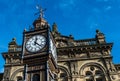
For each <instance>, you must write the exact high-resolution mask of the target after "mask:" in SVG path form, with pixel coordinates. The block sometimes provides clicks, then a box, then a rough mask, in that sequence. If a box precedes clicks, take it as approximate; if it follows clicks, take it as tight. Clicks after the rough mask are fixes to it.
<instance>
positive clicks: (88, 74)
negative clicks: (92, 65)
mask: <svg viewBox="0 0 120 81" xmlns="http://www.w3.org/2000/svg"><path fill="white" fill-rule="evenodd" d="M92 75H93V73H92V72H90V71H87V72H86V81H94V80H93V76H92Z"/></svg>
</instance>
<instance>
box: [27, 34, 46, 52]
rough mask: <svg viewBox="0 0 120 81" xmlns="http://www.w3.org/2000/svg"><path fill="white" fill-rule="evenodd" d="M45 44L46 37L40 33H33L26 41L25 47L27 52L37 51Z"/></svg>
mask: <svg viewBox="0 0 120 81" xmlns="http://www.w3.org/2000/svg"><path fill="white" fill-rule="evenodd" d="M45 44H46V38H45V37H44V36H42V35H35V36H33V37H31V38H30V39H28V41H27V42H26V46H25V47H26V49H27V50H28V51H29V52H38V51H39V50H41V49H42V48H43V47H44V46H45Z"/></svg>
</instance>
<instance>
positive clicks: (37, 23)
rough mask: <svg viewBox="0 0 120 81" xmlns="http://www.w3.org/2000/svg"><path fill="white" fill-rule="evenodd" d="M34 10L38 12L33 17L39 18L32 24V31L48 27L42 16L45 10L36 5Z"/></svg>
mask: <svg viewBox="0 0 120 81" xmlns="http://www.w3.org/2000/svg"><path fill="white" fill-rule="evenodd" d="M36 8H37V9H38V10H39V11H38V12H37V13H35V15H37V14H39V17H38V19H36V20H35V21H34V22H33V26H34V29H35V30H37V29H43V28H46V27H49V25H48V22H47V21H46V20H45V19H44V18H43V15H44V11H45V10H46V9H43V8H42V7H41V6H39V5H37V6H36Z"/></svg>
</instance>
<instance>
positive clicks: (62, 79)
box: [60, 73, 68, 81]
mask: <svg viewBox="0 0 120 81" xmlns="http://www.w3.org/2000/svg"><path fill="white" fill-rule="evenodd" d="M60 78H61V81H68V78H67V74H66V73H61V74H60Z"/></svg>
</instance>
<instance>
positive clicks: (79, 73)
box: [2, 21, 120, 81]
mask: <svg viewBox="0 0 120 81" xmlns="http://www.w3.org/2000/svg"><path fill="white" fill-rule="evenodd" d="M39 22H41V21H39ZM34 32H35V31H34ZM51 33H52V36H53V38H54V40H55V45H56V48H57V66H58V70H57V71H56V72H57V76H54V80H53V81H120V65H119V64H118V65H115V64H114V63H113V62H112V56H111V50H112V46H113V43H107V42H106V40H105V36H104V34H103V33H102V32H100V31H99V30H96V35H95V37H94V38H91V39H83V40H75V39H74V37H73V36H72V35H70V36H64V35H62V34H60V33H59V32H58V30H57V25H56V24H55V23H54V24H53V26H52V31H51ZM22 51H23V50H22V46H21V45H18V44H17V43H16V39H15V38H13V39H12V41H11V42H10V43H9V48H8V52H4V53H2V55H3V58H4V59H5V68H4V75H3V80H2V81H23V78H24V75H25V68H24V63H23V59H22ZM41 75H42V74H41ZM42 78H43V77H40V80H39V81H45V80H43V79H42ZM51 81H52V80H51Z"/></svg>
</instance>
